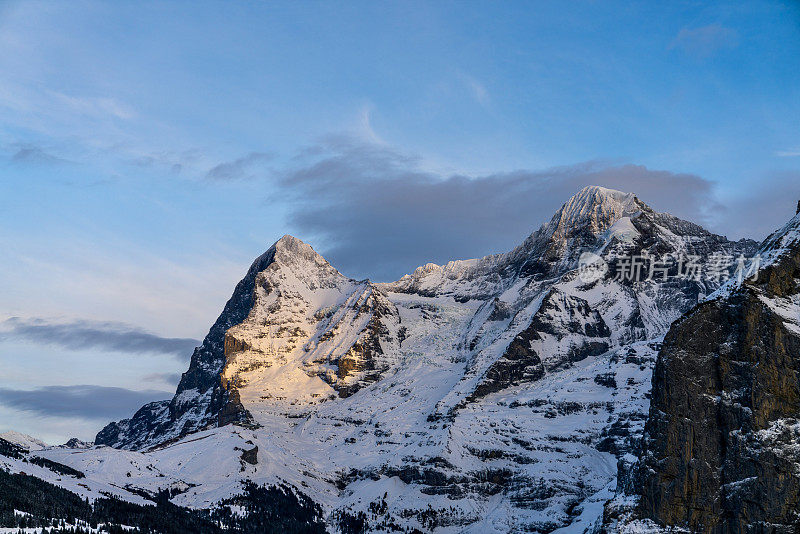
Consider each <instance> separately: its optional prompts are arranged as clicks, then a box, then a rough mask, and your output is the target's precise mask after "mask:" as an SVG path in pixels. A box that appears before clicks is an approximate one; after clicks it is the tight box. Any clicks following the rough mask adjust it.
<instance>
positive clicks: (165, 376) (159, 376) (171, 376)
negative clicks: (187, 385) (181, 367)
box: [142, 373, 181, 386]
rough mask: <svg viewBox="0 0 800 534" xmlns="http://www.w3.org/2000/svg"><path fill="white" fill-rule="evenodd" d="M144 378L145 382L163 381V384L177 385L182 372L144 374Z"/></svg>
mask: <svg viewBox="0 0 800 534" xmlns="http://www.w3.org/2000/svg"><path fill="white" fill-rule="evenodd" d="M142 380H144V381H145V382H161V383H163V384H170V385H173V386H177V385H178V382H180V380H181V374H180V373H150V374H147V375H144V376H143V377H142Z"/></svg>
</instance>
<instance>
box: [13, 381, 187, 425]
mask: <svg viewBox="0 0 800 534" xmlns="http://www.w3.org/2000/svg"><path fill="white" fill-rule="evenodd" d="M170 396H171V394H170V393H168V392H166V391H157V390H147V391H133V390H130V389H125V388H117V387H103V386H91V385H80V386H46V387H41V388H37V389H32V390H27V389H26V390H22V389H10V388H0V404H3V405H5V406H7V407H10V408H16V409H17V410H24V411H29V412H34V413H36V414H38V415H43V416H51V417H79V418H83V419H97V420H102V421H109V420H112V419H119V418H121V417H128V416H129V415H130V414H131V413H133V412H134V411H135V410H137V409H138V408H140V407H141V406H142V405H143V404H146V403H148V402H152V401H156V400H161V399H166V398H169V397H170Z"/></svg>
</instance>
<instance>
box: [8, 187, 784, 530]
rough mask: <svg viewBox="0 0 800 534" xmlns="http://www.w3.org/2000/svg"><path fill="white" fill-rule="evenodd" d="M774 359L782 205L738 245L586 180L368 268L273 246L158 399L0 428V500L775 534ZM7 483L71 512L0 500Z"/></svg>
mask: <svg viewBox="0 0 800 534" xmlns="http://www.w3.org/2000/svg"><path fill="white" fill-rule="evenodd" d="M587 253H591V255H590V256H587ZM758 254H760V255H761V257H762V261H761V264H760V271H757V274H758V277H757V278H755V279H748V280H740V279H736V278H732V279H731V280H729V281H727V282H726V281H725V277H722V276H717V277H714V276H702V277H691V276H689V277H687V276H678V274H679V273H678V271H677V270H678V269H679V268H680V265H673V266H671V267H669V270H667V271H664V272H663V273H661V274H660V275H658V274H657V275H654V276H648V273H646V272H645V273H644V274H643V275H642V276H641V277H626V276H617V275H618V274H619V272H620V269H621V267H622V266H623V265H624V262H625V261H626V258H630V257H632V256H643V257H651V258H663V257H672V258H692V261H693V262H694V264H695V266H696V267H697V268H698V269H701V270H702V269H705V270H710V269H711V268H712V267H713V266H712V262H714V261H715V259H718V258H721V257H729V258H739V257H746V258H751V257H756V256H757V255H758ZM586 258H590V259H593V261H594V262H595V266H596V267H598V266H599V267H602V268H599V269H598V270H597V271H594V272H591V273H590V275H588V276H587V271H586V269H585V261H586ZM751 267H752V268H753V269H755V268H756V267H758V266H757V265H754V266H751ZM753 272H756V271H753ZM593 273H594V274H593ZM798 372H800V215H799V216H797V217H795V218H794V219H792V220H791V221H790V222H789V223H788V224H787V225H786V226H785V227H784V228H782V229H780V230H778V231H777V232H776V233H775V234H773V235H772V236H770V237H769V238H768V239H767V240H766V241H765V242H764V243H763V244H761V245H759V244H758V243H756V242H754V241H750V240H741V241H729V240H728V239H726V238H725V237H722V236H718V235H714V234H712V233H710V232H708V231H706V230H704V229H703V228H702V227H700V226H698V225H697V224H694V223H691V222H687V221H684V220H681V219H679V218H677V217H674V216H672V215H669V214H665V213H657V212H655V211H654V210H652V209H651V208H650V207H648V206H647V205H646V204H645V203H644V202H642V201H641V200H640V199H638V198H637V197H636V196H635V195H633V194H630V193H623V192H619V191H614V190H610V189H605V188H602V187H587V188H585V189H583V190H581V191H580V192H578V193H577V194H576V195H575V196H573V197H572V198H570V199H569V200H568V201H567V202H566V203H565V204H564V205H563V206H562V207H561V208H560V209H559V210H558V211H557V212H556V214H555V215H554V216H553V217H552V219H551V220H550V221H549V222H548V223H546V224H545V225H544V226H542V227H541V228H540V229H538V230H536V231H535V232H534V233H532V234H531V235H530V236H529V237H528V238H527V239H526V240H525V241H524V242H523V243H522V244H521V245H519V246H518V247H517V248H515V249H514V250H512V251H510V252H508V253H505V254H498V255H493V256H487V257H484V258H480V259H475V260H459V261H452V262H450V263H447V264H446V265H436V264H427V265H424V266H422V267H419V268H418V269H416V270H415V271H414V272H413V273H411V274H408V275H406V276H403V277H402V278H401V279H399V280H397V281H396V282H392V283H374V282H371V281H370V280H354V279H351V278H348V277H347V276H346V275H344V274H342V273H340V272H339V271H338V270H336V268H334V267H333V266H332V265H331V264H330V263H328V262H327V261H326V260H325V259H324V258H323V257H322V256H320V255H319V254H318V253H316V252H315V251H314V250H313V249H312V248H311V247H310V246H309V245H307V244H305V243H304V242H302V241H301V240H299V239H297V238H294V237H291V236H284V237H282V238H281V239H280V240H278V241H277V242H276V243H275V244H274V245H273V246H272V247H270V248H269V250H267V251H266V252H265V253H264V254H263V255H261V256H260V257H258V258H256V260H255V261H254V262H253V264H252V266H251V267H250V268H249V270H248V271H247V273H246V274H245V276H244V278H243V279H242V280H241V281H240V282H239V283H238V284H237V286H236V287H235V289H234V291H233V295H232V296H231V298H230V300H229V301H228V303H227V304H226V305H225V308H224V309H223V311H222V313H221V314H220V316H219V318H218V319H217V321H216V322H215V323H214V324H213V326H212V327H211V329H210V330H209V332H208V335H207V336H206V338H205V339H204V340H203V343H202V345H201V346H199V347H197V348H196V349H195V351H194V353H193V354H192V357H191V363H190V365H189V368H188V370H187V371H186V372H185V373H183V375H182V378H181V381H180V384H179V385H178V388H177V391H176V393H175V396H174V397H173V398H172V399H170V400H165V401H160V402H154V403H150V404H147V405H145V406H143V407H142V408H141V409H140V410H138V411H137V412H136V413H135V414H133V415H132V416H131V417H130V418H129V419H125V420H122V421H117V422H112V423H110V424H108V425H107V426H106V427H105V428H103V429H102V430H101V431H100V432H99V433H98V434H97V437H96V439H95V442H94V444H88V443H82V442H78V441H71V442H70V443H68V444H67V445H65V446H60V447H46V446H44V444H42V443H41V442H37V441H35V440H33V439H31V438H29V437H26V436H22V435H19V434H8V435H4V436H0V468H2V469H0V476H2V477H3V479H2V481H0V482H1V483H0V491H2V492H3V495H12V494H13V497H10V496H9V497H6V498H0V501H5V504H3V505H0V514H3V513H5V514H6V515H8V514H9V513H10V514H11V515H12V516H13V515H15V514H16V516H17V517H29V518H33V517H38V518H47V517H49V518H60V519H64V520H65V521H66V520H67V519H69V523H68V524H70V525H80V524H86V525H89V526H87V528H94V531H97V530H98V529H100V530H102V529H103V528H104V527H103V526H102V524H103V523H105V524H106V525H112V524H114V525H116V524H118V525H127V527H130V528H139V529H140V530H141V531H152V532H206V531H207V532H215V531H217V530H220V531H222V530H224V531H226V532H277V531H281V532H325V531H327V532H342V533H351V532H433V533H437V534H438V533H462V532H463V533H475V534H483V533H512V532H540V533H583V532H587V533H591V532H662V531H670V532H675V531H690V532H709V533H711V532H713V533H723V532H726V533H727V532H763V533H767V532H774V533H779V532H781V533H782V532H797V531H798V528H800V515H799V514H798V510H800V452H798V451H800V422H798V421H800V381H798ZM32 487H35V488H38V489H36V491H37V492H39V495H50V494H52V495H60V497H52V499H51V500H53V501H54V502H57V501H59V500H61V501H63V499H69V498H73V499H74V500H75V502H76V503H80V505H79V504H76V505H75V506H76V507H77V508H76V510H77V509H78V508H80V507H81V506H82V507H83V508H80V510H78V511H71V512H64V511H59V510H57V509H56V508H54V507H53V506H55V505H53V506H51V507H50V508H48V507H47V506H46V505H43V504H42V503H41V502H40V500H41V499H39V500H36V499H33V500H31V499H30V498H28V499H27V500H26V498H25V497H23V496H21V495H22V494H24V493H25V492H24V490H20V491H17V490H15V488H32ZM58 492H63V494H62V493H58ZM43 499H44V497H43ZM12 504H13V506H12ZM3 506H5V508H9V509H11V510H12V511H11V512H8V510H5V509H4V508H3ZM26 507H27V508H26ZM126 507H127V508H126ZM98 509H100V511H99V512H98ZM122 509H124V510H126V511H125V512H124V513H123V512H120V511H119V510H122ZM81 510H82V511H81ZM103 510H105V511H106V512H105V515H104V513H103ZM109 510H111V511H109ZM112 512H113V513H112ZM156 512H158V514H160V515H159V518H151V519H147V518H148V517H151V516H153V515H154V514H156ZM68 513H71V514H72V515H69V517H66V514H68ZM25 514H27V516H26V515H25ZM148 514H150V515H148ZM2 517H6V516H2ZM163 517H167V518H168V519H166V520H165V519H163ZM81 522H83V523H81ZM3 524H4V525H5V524H6V523H3Z"/></svg>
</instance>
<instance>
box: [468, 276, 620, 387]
mask: <svg viewBox="0 0 800 534" xmlns="http://www.w3.org/2000/svg"><path fill="white" fill-rule="evenodd" d="M610 335H611V331H610V330H609V329H608V326H607V325H606V323H605V321H603V318H602V317H601V316H600V314H599V313H597V311H595V310H593V309H591V307H590V306H589V304H588V303H587V302H586V301H585V300H583V299H582V298H579V297H574V296H570V295H566V294H564V293H562V292H560V291H557V290H552V291H550V292H549V293H548V294H547V296H546V297H545V298H544V300H543V301H542V304H541V306H540V307H539V309H538V311H537V312H536V313H535V314H534V316H533V318H532V319H531V322H530V324H529V325H528V327H527V328H526V329H525V330H523V331H522V332H520V333H519V334H518V335H517V336H516V337H515V338H514V340H513V341H512V342H511V343H510V344H509V346H508V348H507V349H506V351H505V353H504V354H503V356H502V357H501V358H500V359H498V360H497V361H495V362H494V363H493V364H492V365H491V366H490V367H489V369H488V370H487V371H486V374H485V375H484V378H483V380H481V382H480V383H479V384H478V387H477V388H475V392H474V393H473V394H472V400H475V399H479V398H481V397H485V396H486V395H488V394H490V393H494V392H496V391H500V390H503V389H505V388H507V387H509V386H512V385H516V384H521V383H523V382H529V381H533V380H538V379H540V378H542V376H544V374H545V372H546V371H552V370H555V369H558V368H561V367H565V366H568V365H569V364H571V363H573V362H577V361H580V360H583V359H584V358H588V357H589V356H597V355H598V354H602V353H604V352H606V351H607V350H608V349H609V336H610ZM537 342H538V343H537ZM537 345H540V346H541V347H540V348H539V349H538V350H537Z"/></svg>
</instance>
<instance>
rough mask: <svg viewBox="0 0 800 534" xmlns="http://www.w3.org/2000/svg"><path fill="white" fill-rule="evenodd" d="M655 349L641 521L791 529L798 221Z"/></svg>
mask: <svg viewBox="0 0 800 534" xmlns="http://www.w3.org/2000/svg"><path fill="white" fill-rule="evenodd" d="M761 254H762V255H763V257H764V266H763V268H762V270H761V271H760V273H759V277H758V279H757V280H756V281H746V282H745V283H743V284H741V285H740V286H738V287H737V286H736V285H735V284H731V285H730V286H729V287H726V288H724V289H723V290H722V291H720V292H719V297H718V298H716V299H714V300H711V301H709V302H706V303H704V304H702V305H700V306H698V307H697V308H695V309H694V310H692V311H691V313H689V314H688V315H687V316H686V317H684V318H683V319H681V320H680V321H679V322H678V323H676V324H675V325H674V326H673V327H672V329H671V330H670V331H669V333H668V334H667V336H666V338H665V340H664V347H663V349H662V351H661V352H660V354H659V356H658V362H657V364H656V367H655V374H654V376H653V397H652V404H651V407H650V416H649V419H648V422H647V426H646V433H645V440H644V445H645V448H644V454H643V460H642V461H643V468H642V471H641V472H642V481H641V489H640V493H641V503H640V505H639V510H638V513H639V515H640V516H641V517H642V518H646V519H651V520H654V521H655V522H656V523H658V524H659V525H673V526H678V527H683V528H688V529H689V530H690V531H692V532H708V533H723V532H797V530H798V528H800V513H799V512H798V510H800V469H798V466H800V381H798V376H800V215H798V216H796V217H795V218H794V219H792V221H790V223H789V224H788V225H787V226H786V227H784V228H783V229H781V230H780V231H778V232H776V233H775V234H773V235H772V236H770V237H769V238H768V239H767V240H766V241H765V244H764V246H763V247H762V250H761Z"/></svg>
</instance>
